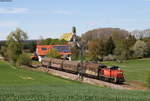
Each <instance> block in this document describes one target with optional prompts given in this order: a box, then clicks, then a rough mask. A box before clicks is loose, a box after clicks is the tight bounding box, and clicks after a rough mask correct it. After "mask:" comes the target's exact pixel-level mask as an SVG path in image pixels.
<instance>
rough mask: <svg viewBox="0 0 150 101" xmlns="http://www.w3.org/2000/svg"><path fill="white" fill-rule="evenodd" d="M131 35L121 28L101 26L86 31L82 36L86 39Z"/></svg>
mask: <svg viewBox="0 0 150 101" xmlns="http://www.w3.org/2000/svg"><path fill="white" fill-rule="evenodd" d="M128 35H129V32H128V31H126V30H123V29H120V28H99V29H94V30H90V31H88V32H86V33H85V34H83V35H82V38H83V39H84V40H86V41H90V40H93V39H97V38H98V39H108V38H109V37H110V36H112V37H113V39H116V38H119V39H121V38H124V37H126V36H128Z"/></svg>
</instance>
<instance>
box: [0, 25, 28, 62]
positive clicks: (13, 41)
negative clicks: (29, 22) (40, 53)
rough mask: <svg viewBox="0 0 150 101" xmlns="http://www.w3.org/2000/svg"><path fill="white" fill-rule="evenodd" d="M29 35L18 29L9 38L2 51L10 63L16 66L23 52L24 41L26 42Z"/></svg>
mask: <svg viewBox="0 0 150 101" xmlns="http://www.w3.org/2000/svg"><path fill="white" fill-rule="evenodd" d="M27 38H28V37H27V34H26V33H25V32H24V31H22V30H21V29H19V28H17V29H16V30H15V31H13V32H11V33H10V34H9V35H8V36H7V42H6V44H5V46H4V47H3V48H2V49H1V54H2V55H3V56H4V57H5V58H8V60H9V61H10V62H12V63H13V64H16V62H17V59H18V57H19V56H20V55H21V54H22V51H23V44H22V43H23V40H26V39H27Z"/></svg>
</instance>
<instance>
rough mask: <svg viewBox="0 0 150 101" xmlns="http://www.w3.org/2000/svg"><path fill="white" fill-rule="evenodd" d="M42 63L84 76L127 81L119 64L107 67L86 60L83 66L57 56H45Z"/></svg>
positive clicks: (115, 81) (120, 81)
mask: <svg viewBox="0 0 150 101" xmlns="http://www.w3.org/2000/svg"><path fill="white" fill-rule="evenodd" d="M41 63H42V65H43V66H46V67H48V68H54V69H58V70H62V71H67V72H70V73H75V74H82V75H83V76H88V77H93V78H96V79H100V80H105V81H109V82H113V83H123V82H125V79H124V75H123V71H122V70H120V68H119V67H118V66H112V67H107V66H105V65H102V64H97V63H91V62H84V63H83V66H81V63H80V62H78V61H68V60H61V59H55V58H43V59H42V62H41Z"/></svg>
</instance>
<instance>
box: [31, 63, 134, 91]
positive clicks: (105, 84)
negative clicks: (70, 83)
mask: <svg viewBox="0 0 150 101" xmlns="http://www.w3.org/2000/svg"><path fill="white" fill-rule="evenodd" d="M33 67H34V68H32V69H34V70H38V71H42V72H47V73H49V74H52V75H55V76H59V77H62V78H67V79H70V80H74V81H79V82H83V83H88V84H92V85H97V86H101V87H107V88H112V89H122V90H124V89H126V90H133V89H136V88H134V87H131V86H130V85H128V84H125V83H124V84H113V83H110V82H105V81H102V80H98V79H93V78H90V77H83V78H80V77H79V76H78V75H76V74H72V73H68V72H64V71H60V70H56V69H52V68H45V67H43V66H41V65H40V66H38V65H34V66H33Z"/></svg>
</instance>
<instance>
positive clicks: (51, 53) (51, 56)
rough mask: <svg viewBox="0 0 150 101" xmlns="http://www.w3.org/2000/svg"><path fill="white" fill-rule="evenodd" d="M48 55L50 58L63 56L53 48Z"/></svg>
mask: <svg viewBox="0 0 150 101" xmlns="http://www.w3.org/2000/svg"><path fill="white" fill-rule="evenodd" d="M47 57H49V58H61V55H60V54H59V52H58V51H57V50H56V49H51V50H50V51H49V52H48V54H47Z"/></svg>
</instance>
